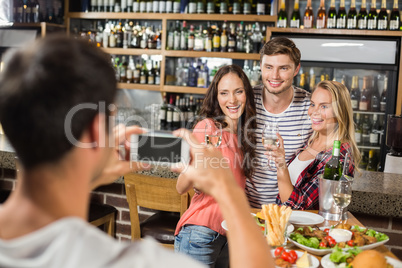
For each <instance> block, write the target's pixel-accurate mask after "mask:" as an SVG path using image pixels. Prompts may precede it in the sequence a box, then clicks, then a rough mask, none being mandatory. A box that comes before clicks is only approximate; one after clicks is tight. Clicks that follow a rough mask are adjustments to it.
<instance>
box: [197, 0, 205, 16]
mask: <svg viewBox="0 0 402 268" xmlns="http://www.w3.org/2000/svg"><path fill="white" fill-rule="evenodd" d="M197 13H198V14H202V13H205V0H198V1H197Z"/></svg>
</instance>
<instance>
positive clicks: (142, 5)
mask: <svg viewBox="0 0 402 268" xmlns="http://www.w3.org/2000/svg"><path fill="white" fill-rule="evenodd" d="M139 9H140V13H145V12H147V2H146V1H143V0H142V1H140V4H139Z"/></svg>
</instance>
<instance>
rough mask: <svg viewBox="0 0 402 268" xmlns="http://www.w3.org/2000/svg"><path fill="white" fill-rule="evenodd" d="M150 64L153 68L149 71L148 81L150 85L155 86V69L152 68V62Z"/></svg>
mask: <svg viewBox="0 0 402 268" xmlns="http://www.w3.org/2000/svg"><path fill="white" fill-rule="evenodd" d="M149 62H150V64H149V66H150V67H151V68H150V70H149V71H148V80H147V83H148V85H154V84H155V69H154V67H153V66H152V65H153V64H152V61H151V60H150V61H149Z"/></svg>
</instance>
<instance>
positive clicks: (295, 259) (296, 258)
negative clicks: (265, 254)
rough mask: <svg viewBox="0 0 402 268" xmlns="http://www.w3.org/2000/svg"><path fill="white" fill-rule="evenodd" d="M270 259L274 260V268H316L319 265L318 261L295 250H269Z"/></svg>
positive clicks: (278, 248)
mask: <svg viewBox="0 0 402 268" xmlns="http://www.w3.org/2000/svg"><path fill="white" fill-rule="evenodd" d="M271 254H272V257H274V260H275V267H277V268H281V267H290V268H297V267H306V268H317V267H318V266H319V265H320V261H319V260H318V259H317V258H316V257H314V256H313V255H311V254H308V253H307V252H306V251H305V252H301V251H297V250H287V249H284V248H283V247H277V248H276V249H272V250H271Z"/></svg>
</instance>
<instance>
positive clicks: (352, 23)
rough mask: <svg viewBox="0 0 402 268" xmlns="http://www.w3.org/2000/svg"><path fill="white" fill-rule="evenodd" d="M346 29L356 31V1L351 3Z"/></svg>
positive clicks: (353, 0)
mask: <svg viewBox="0 0 402 268" xmlns="http://www.w3.org/2000/svg"><path fill="white" fill-rule="evenodd" d="M346 27H347V28H348V29H356V27H357V11H356V0H352V1H351V4H350V9H349V12H348V19H347V22H346Z"/></svg>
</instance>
